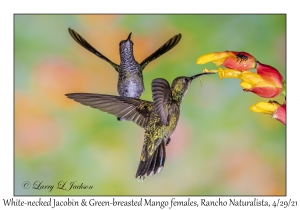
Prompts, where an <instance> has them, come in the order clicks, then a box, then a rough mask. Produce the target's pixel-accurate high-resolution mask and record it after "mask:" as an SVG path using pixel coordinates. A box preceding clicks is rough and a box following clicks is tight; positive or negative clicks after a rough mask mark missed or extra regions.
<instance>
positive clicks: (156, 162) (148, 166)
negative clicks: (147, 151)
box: [135, 141, 166, 180]
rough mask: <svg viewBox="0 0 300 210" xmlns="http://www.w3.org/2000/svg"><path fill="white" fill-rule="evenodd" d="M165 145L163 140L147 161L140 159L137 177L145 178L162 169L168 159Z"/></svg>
mask: <svg viewBox="0 0 300 210" xmlns="http://www.w3.org/2000/svg"><path fill="white" fill-rule="evenodd" d="M165 145H166V144H165V141H162V142H161V144H160V145H159V146H158V147H157V149H156V150H155V152H154V153H153V154H152V156H151V157H150V158H148V159H147V160H145V161H140V163H139V166H138V169H137V172H136V176H135V177H136V178H138V177H139V178H140V179H143V180H144V178H145V176H149V175H150V176H152V175H154V174H156V173H158V172H160V171H161V169H162V168H163V167H164V164H165V160H166V146H165Z"/></svg>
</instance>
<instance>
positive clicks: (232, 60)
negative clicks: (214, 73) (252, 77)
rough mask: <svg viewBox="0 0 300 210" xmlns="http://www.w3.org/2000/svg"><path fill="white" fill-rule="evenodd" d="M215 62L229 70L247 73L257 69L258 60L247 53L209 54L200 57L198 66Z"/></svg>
mask: <svg viewBox="0 0 300 210" xmlns="http://www.w3.org/2000/svg"><path fill="white" fill-rule="evenodd" d="M208 62H213V63H215V64H216V65H217V66H221V65H222V66H224V67H226V68H229V69H236V70H239V71H247V70H249V69H253V68H255V67H256V59H255V58H254V57H253V56H252V55H250V54H249V53H246V52H236V51H225V52H216V53H209V54H205V55H202V56H200V57H199V58H198V59H197V62H196V63H197V64H205V63H208Z"/></svg>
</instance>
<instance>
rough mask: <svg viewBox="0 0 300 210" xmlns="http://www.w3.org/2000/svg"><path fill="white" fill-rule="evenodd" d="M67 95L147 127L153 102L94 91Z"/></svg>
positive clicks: (84, 103)
mask: <svg viewBox="0 0 300 210" xmlns="http://www.w3.org/2000/svg"><path fill="white" fill-rule="evenodd" d="M66 96H67V97H68V98H70V99H73V100H74V101H77V102H79V103H81V104H83V105H86V106H90V107H93V108H96V109H99V110H101V111H103V112H107V113H109V114H113V115H115V116H117V117H120V118H122V119H125V120H128V121H133V122H134V123H136V124H137V125H139V126H141V127H142V128H145V127H146V125H147V124H148V121H149V117H150V113H151V111H152V110H153V103H152V102H150V101H144V100H140V99H134V98H127V97H123V96H112V95H103V94H94V93H68V94H66Z"/></svg>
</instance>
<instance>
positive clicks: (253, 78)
mask: <svg viewBox="0 0 300 210" xmlns="http://www.w3.org/2000/svg"><path fill="white" fill-rule="evenodd" d="M256 70H257V74H255V73H252V72H243V74H242V75H241V77H240V78H241V80H242V82H241V84H240V85H241V87H242V88H243V90H244V91H250V92H253V93H255V94H257V95H259V96H260V97H263V98H274V97H276V96H278V95H279V94H280V93H281V91H282V87H283V78H282V76H281V74H280V73H279V71H278V70H277V69H275V68H274V67H272V66H269V65H266V64H262V63H260V62H258V61H257V67H256Z"/></svg>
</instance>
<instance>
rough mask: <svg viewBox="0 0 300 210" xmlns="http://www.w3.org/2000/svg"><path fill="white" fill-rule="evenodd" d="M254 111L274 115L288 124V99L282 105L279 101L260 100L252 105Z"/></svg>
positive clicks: (273, 116)
mask: <svg viewBox="0 0 300 210" xmlns="http://www.w3.org/2000/svg"><path fill="white" fill-rule="evenodd" d="M250 110H251V111H253V112H259V113H264V114H269V115H272V118H274V119H276V120H278V121H279V122H281V123H283V124H284V125H285V124H286V101H284V103H283V104H282V105H281V104H279V103H278V102H277V101H269V102H258V103H257V104H254V105H252V106H251V107H250Z"/></svg>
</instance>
